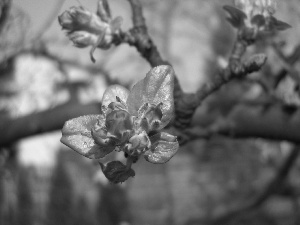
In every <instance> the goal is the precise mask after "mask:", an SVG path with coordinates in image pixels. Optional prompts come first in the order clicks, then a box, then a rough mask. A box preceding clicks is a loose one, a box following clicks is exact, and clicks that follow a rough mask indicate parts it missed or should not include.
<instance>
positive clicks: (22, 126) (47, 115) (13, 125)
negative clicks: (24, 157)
mask: <svg viewBox="0 0 300 225" xmlns="http://www.w3.org/2000/svg"><path fill="white" fill-rule="evenodd" d="M100 111H101V104H100V103H91V104H87V105H81V104H73V103H72V104H64V105H60V106H57V107H55V108H53V109H49V110H46V111H42V112H38V113H34V114H31V115H27V116H23V117H19V118H16V119H12V118H3V117H2V118H1V119H0V133H1V139H0V146H7V145H10V144H12V143H14V142H16V141H18V140H20V139H22V138H25V137H29V136H32V135H36V134H42V133H46V132H50V131H54V130H60V129H61V128H62V127H63V125H64V123H65V121H67V120H69V119H72V118H74V117H78V116H82V115H86V114H99V113H100Z"/></svg>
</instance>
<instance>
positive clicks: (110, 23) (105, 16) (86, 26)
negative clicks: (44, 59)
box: [58, 0, 122, 62]
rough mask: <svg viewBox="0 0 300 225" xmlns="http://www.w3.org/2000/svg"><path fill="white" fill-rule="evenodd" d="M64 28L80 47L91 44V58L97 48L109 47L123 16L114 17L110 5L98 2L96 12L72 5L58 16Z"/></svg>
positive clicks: (118, 29) (117, 31) (117, 32)
mask: <svg viewBox="0 0 300 225" xmlns="http://www.w3.org/2000/svg"><path fill="white" fill-rule="evenodd" d="M58 21H59V24H60V25H61V27H62V29H64V30H66V31H67V36H68V38H69V39H70V40H71V41H72V42H73V43H74V45H75V46H76V47H78V48H84V47H88V46H91V47H92V48H91V51H90V56H91V60H92V61H93V62H95V59H94V57H93V53H94V51H95V49H96V48H102V49H108V48H109V47H110V46H111V44H112V43H113V41H114V37H115V36H118V35H119V31H120V27H121V24H122V17H120V16H119V17H116V18H114V19H112V17H111V13H110V10H109V7H108V5H106V4H105V3H104V2H103V1H101V0H100V1H99V2H98V8H97V12H96V13H92V12H90V11H89V10H87V9H86V8H84V7H83V6H79V7H75V6H73V7H71V8H70V9H69V10H67V11H65V12H63V13H62V14H61V15H60V16H59V17H58Z"/></svg>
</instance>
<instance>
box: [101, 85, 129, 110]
mask: <svg viewBox="0 0 300 225" xmlns="http://www.w3.org/2000/svg"><path fill="white" fill-rule="evenodd" d="M128 95H129V90H127V89H126V88H124V87H122V86H121V85H117V84H116V85H111V86H109V87H108V88H107V89H106V90H105V92H104V94H103V97H102V105H103V106H106V107H107V106H108V105H109V104H110V103H111V102H117V100H116V97H119V98H120V99H121V100H122V101H123V102H126V101H127V98H128Z"/></svg>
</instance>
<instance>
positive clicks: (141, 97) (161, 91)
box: [127, 65, 174, 129]
mask: <svg viewBox="0 0 300 225" xmlns="http://www.w3.org/2000/svg"><path fill="white" fill-rule="evenodd" d="M173 89H174V70H173V68H172V67H171V66H167V65H162V66H157V67H155V68H153V69H151V70H150V71H149V72H148V73H147V75H146V77H145V78H144V79H143V80H141V81H139V82H138V83H136V84H135V85H134V86H133V88H132V90H131V92H130V94H129V96H128V99H127V105H128V110H129V113H131V114H132V115H136V116H137V115H138V113H137V112H138V110H139V108H140V107H141V106H143V105H144V104H145V103H150V104H155V105H158V104H160V103H163V105H162V107H161V109H162V113H163V117H162V120H161V121H162V123H161V126H160V129H161V128H163V127H165V126H166V125H167V124H168V123H169V122H170V121H171V119H172V117H173V114H174V98H173Z"/></svg>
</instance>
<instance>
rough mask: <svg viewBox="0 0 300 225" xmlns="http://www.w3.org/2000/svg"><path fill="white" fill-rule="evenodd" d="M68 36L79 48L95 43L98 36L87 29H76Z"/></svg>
mask: <svg viewBox="0 0 300 225" xmlns="http://www.w3.org/2000/svg"><path fill="white" fill-rule="evenodd" d="M68 37H69V38H70V40H71V41H72V42H73V43H74V45H75V46H76V47H78V48H84V47H87V46H90V45H94V44H95V43H96V42H97V36H96V35H94V34H91V33H89V32H87V31H75V32H72V33H70V34H68Z"/></svg>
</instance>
